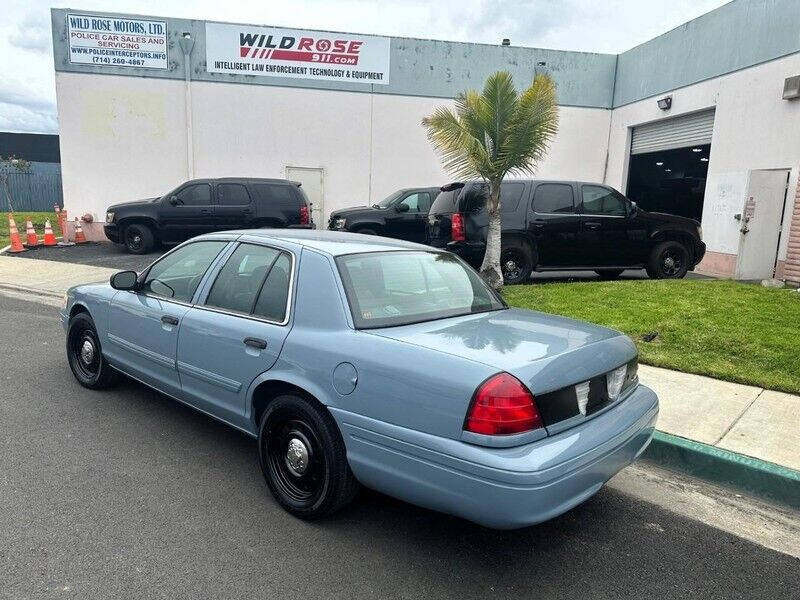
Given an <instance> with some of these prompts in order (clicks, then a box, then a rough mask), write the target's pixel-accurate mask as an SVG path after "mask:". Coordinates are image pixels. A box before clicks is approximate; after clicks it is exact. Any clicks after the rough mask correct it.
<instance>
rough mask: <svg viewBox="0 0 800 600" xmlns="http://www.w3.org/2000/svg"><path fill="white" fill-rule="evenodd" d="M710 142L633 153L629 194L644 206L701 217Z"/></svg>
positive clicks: (649, 208) (645, 208)
mask: <svg viewBox="0 0 800 600" xmlns="http://www.w3.org/2000/svg"><path fill="white" fill-rule="evenodd" d="M710 151H711V144H705V145H699V146H691V147H688V148H676V149H672V150H661V151H658V152H647V153H645V154H634V155H632V156H631V161H630V167H629V170H628V173H629V174H628V187H627V194H626V195H627V196H628V198H630V199H631V200H633V201H634V202H636V204H637V205H639V206H640V207H641V208H642V209H643V210H647V211H652V212H663V213H669V214H673V215H680V216H682V217H690V218H692V219H697V220H698V221H700V219H701V217H702V215H703V194H704V192H705V189H706V176H707V174H708V157H709V153H710Z"/></svg>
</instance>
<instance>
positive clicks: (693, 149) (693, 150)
mask: <svg viewBox="0 0 800 600" xmlns="http://www.w3.org/2000/svg"><path fill="white" fill-rule="evenodd" d="M702 151H703V149H702V148H692V152H702Z"/></svg>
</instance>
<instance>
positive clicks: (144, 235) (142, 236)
mask: <svg viewBox="0 0 800 600" xmlns="http://www.w3.org/2000/svg"><path fill="white" fill-rule="evenodd" d="M122 240H123V242H124V243H125V248H127V250H128V252H130V253H131V254H145V253H147V252H149V251H150V250H152V249H153V246H154V245H155V236H154V235H153V232H152V230H151V229H150V228H149V227H148V226H147V225H142V224H141V223H132V224H130V225H128V226H127V227H126V228H125V231H124V232H123V234H122Z"/></svg>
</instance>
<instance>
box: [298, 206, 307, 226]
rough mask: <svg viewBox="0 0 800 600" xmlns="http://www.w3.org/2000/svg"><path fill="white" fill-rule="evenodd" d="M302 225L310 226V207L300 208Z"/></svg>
mask: <svg viewBox="0 0 800 600" xmlns="http://www.w3.org/2000/svg"><path fill="white" fill-rule="evenodd" d="M300 225H308V207H307V206H301V207H300Z"/></svg>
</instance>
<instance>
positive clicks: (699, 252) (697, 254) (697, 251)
mask: <svg viewBox="0 0 800 600" xmlns="http://www.w3.org/2000/svg"><path fill="white" fill-rule="evenodd" d="M705 255H706V245H705V243H704V242H702V241H701V240H696V241H695V243H694V253H693V255H692V256H693V258H694V261H693V262H694V264H693V265H692V269H694V268H695V267H696V266H697V265H698V264H700V261H701V260H703V257H704V256H705Z"/></svg>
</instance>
